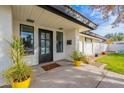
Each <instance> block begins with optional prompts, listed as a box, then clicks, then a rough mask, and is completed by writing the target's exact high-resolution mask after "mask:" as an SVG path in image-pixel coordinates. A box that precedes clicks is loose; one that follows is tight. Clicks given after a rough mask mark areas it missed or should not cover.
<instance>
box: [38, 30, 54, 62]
mask: <svg viewBox="0 0 124 93" xmlns="http://www.w3.org/2000/svg"><path fill="white" fill-rule="evenodd" d="M39 48H40V49H39V63H43V62H49V61H53V33H52V31H47V30H42V29H39Z"/></svg>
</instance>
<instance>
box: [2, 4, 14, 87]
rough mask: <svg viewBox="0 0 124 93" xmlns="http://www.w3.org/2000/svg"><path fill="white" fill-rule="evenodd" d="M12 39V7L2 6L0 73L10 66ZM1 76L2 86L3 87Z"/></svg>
mask: <svg viewBox="0 0 124 93" xmlns="http://www.w3.org/2000/svg"><path fill="white" fill-rule="evenodd" d="M11 39H12V10H11V7H10V6H0V73H1V72H2V71H4V70H5V69H7V68H8V67H9V66H10V65H11V62H10V59H9V55H8V52H9V51H8V50H9V42H11ZM3 83H4V82H3V78H2V77H1V75H0V85H3Z"/></svg>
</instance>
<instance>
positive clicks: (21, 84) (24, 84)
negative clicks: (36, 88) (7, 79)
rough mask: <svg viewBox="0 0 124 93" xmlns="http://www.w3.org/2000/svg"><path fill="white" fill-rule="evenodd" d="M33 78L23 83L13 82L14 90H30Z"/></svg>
mask: <svg viewBox="0 0 124 93" xmlns="http://www.w3.org/2000/svg"><path fill="white" fill-rule="evenodd" d="M30 82H31V78H28V79H27V80H25V81H22V82H13V83H12V88H28V87H29V86H30Z"/></svg>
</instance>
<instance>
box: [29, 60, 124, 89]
mask: <svg viewBox="0 0 124 93" xmlns="http://www.w3.org/2000/svg"><path fill="white" fill-rule="evenodd" d="M58 63H59V64H60V65H61V66H60V67H57V68H55V69H52V70H49V71H44V70H43V69H42V68H41V67H40V66H36V67H34V74H33V80H32V82H31V87H32V88H114V87H122V88H124V76H123V75H119V74H116V73H113V72H108V71H106V70H103V69H101V68H99V67H96V66H93V65H88V64H83V65H81V67H74V66H73V65H72V63H71V62H58Z"/></svg>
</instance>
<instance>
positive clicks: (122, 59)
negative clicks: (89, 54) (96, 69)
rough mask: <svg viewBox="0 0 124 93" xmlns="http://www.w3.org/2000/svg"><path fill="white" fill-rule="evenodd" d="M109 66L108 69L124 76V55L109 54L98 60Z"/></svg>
mask: <svg viewBox="0 0 124 93" xmlns="http://www.w3.org/2000/svg"><path fill="white" fill-rule="evenodd" d="M96 61H97V62H102V63H105V64H107V66H106V69H108V70H111V71H113V72H117V73H120V74H124V54H108V55H106V56H103V57H100V58H98V59H97V60H96Z"/></svg>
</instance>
